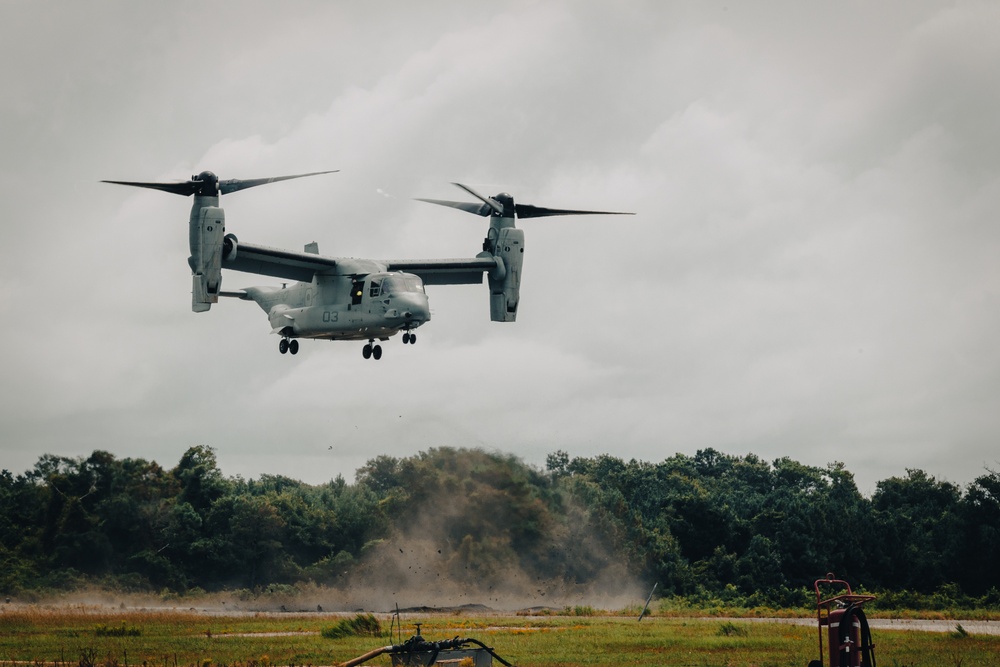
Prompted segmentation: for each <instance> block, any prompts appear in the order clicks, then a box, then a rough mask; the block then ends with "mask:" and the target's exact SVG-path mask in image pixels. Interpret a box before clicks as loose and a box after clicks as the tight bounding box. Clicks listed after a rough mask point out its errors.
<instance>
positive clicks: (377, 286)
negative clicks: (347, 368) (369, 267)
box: [368, 280, 382, 297]
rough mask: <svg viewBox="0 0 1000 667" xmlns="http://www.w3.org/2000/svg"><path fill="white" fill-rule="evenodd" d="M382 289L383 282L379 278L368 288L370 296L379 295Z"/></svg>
mask: <svg viewBox="0 0 1000 667" xmlns="http://www.w3.org/2000/svg"><path fill="white" fill-rule="evenodd" d="M381 290H382V283H380V282H378V281H377V280H373V281H372V286H371V287H370V288H368V296H370V297H376V296H378V295H379V293H380V292H381Z"/></svg>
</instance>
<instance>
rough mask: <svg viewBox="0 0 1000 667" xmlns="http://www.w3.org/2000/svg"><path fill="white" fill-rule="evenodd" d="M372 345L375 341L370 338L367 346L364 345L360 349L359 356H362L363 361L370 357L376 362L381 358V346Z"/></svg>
mask: <svg viewBox="0 0 1000 667" xmlns="http://www.w3.org/2000/svg"><path fill="white" fill-rule="evenodd" d="M374 343H375V339H374V338H372V339H371V340H369V341H368V344H367V345H365V346H364V347H363V348H362V349H361V356H363V357H364V358H365V359H371V358H372V357H375V360H376V361H377V360H379V359H381V358H382V346H381V345H375V344H374Z"/></svg>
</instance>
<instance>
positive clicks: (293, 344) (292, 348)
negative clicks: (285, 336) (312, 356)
mask: <svg viewBox="0 0 1000 667" xmlns="http://www.w3.org/2000/svg"><path fill="white" fill-rule="evenodd" d="M288 351H289V352H291V353H292V354H298V353H299V341H297V340H290V341H288Z"/></svg>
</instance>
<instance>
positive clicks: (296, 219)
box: [0, 1, 1000, 491]
mask: <svg viewBox="0 0 1000 667" xmlns="http://www.w3.org/2000/svg"><path fill="white" fill-rule="evenodd" d="M0 18H2V20H0V25H2V26H3V27H2V28H0V31H2V33H0V38H2V39H0V56H2V57H3V59H4V62H7V63H9V64H8V66H6V67H5V68H4V69H3V70H2V71H0V85H2V86H3V89H4V91H5V94H4V95H3V96H2V101H0V120H2V122H0V138H2V141H3V145H4V151H3V153H2V155H0V169H2V179H0V202H2V203H0V207H2V208H0V211H2V219H3V224H2V225H0V248H2V250H0V252H2V253H3V254H2V258H3V261H2V263H0V305H2V306H3V309H4V312H5V314H6V324H7V326H5V327H4V331H3V333H2V334H0V350H2V352H0V363H2V365H3V368H4V379H3V381H2V383H0V391H2V399H3V400H2V402H0V403H2V405H0V433H2V434H3V435H4V444H3V449H2V460H0V466H2V467H6V468H9V469H11V470H14V471H21V470H24V469H26V468H28V467H30V466H31V465H32V464H33V463H34V461H35V460H36V459H37V456H38V455H40V454H42V453H45V452H52V453H57V454H64V455H78V454H84V453H88V452H89V451H90V450H91V449H93V448H97V447H100V448H103V449H108V450H110V451H112V452H114V453H115V454H116V455H118V456H141V457H145V458H155V459H157V460H159V461H160V462H162V463H164V464H165V465H172V464H173V463H174V462H175V461H176V460H177V459H178V458H179V456H180V454H181V453H182V452H183V451H184V449H186V448H187V447H189V446H192V445H196V444H209V445H212V446H214V447H216V449H217V450H218V453H219V460H220V462H221V464H222V466H223V470H224V471H225V472H226V473H227V474H237V473H239V474H243V475H247V476H256V475H258V474H260V473H262V472H277V473H282V474H287V475H290V476H293V477H297V478H301V479H305V480H306V481H311V482H320V481H325V480H326V479H329V478H331V477H333V476H335V475H337V474H344V475H345V476H346V477H348V478H350V477H351V476H352V475H353V471H354V469H355V468H356V467H357V466H359V465H360V464H361V463H363V462H364V461H365V460H366V459H367V458H370V457H371V456H374V455H375V454H378V453H389V454H393V455H398V456H405V455H408V454H411V453H413V452H416V451H418V450H420V449H424V448H427V447H430V446H435V445H476V446H483V447H487V448H498V449H501V450H504V451H511V452H514V453H517V454H519V455H521V456H522V457H524V458H525V459H527V460H528V461H529V462H533V463H537V464H541V463H542V462H543V461H544V457H545V455H546V454H547V453H548V452H551V451H552V450H554V449H557V448H562V449H566V450H568V451H569V452H570V453H571V454H573V455H592V454H596V453H601V452H609V453H612V454H615V455H618V456H623V457H626V458H631V457H635V458H641V459H646V460H659V459H661V458H663V457H665V456H669V455H670V454H672V453H674V452H676V451H682V452H687V453H693V452H694V451H695V450H696V449H698V448H702V447H715V448H718V449H721V450H723V451H727V452H730V453H745V452H749V451H752V452H754V453H757V454H758V455H760V456H763V457H765V458H768V459H770V458H777V457H779V456H791V457H793V458H796V459H799V460H802V461H804V462H807V463H811V464H815V465H824V464H826V463H827V462H830V461H834V460H838V461H843V462H845V463H846V464H847V466H848V468H849V469H851V470H852V471H853V472H855V474H856V475H857V476H858V479H859V482H861V485H862V488H863V489H865V490H867V491H870V490H872V489H873V487H874V483H875V481H877V480H879V479H883V478H885V477H888V476H890V475H895V474H901V473H903V471H904V468H906V467H921V468H924V469H926V470H927V471H928V472H930V473H932V474H935V475H937V476H939V477H943V478H946V479H950V480H952V481H957V482H963V483H964V482H967V481H970V480H971V479H973V478H974V477H975V476H976V475H978V474H979V473H981V472H982V471H983V466H994V467H995V466H996V465H997V461H998V459H1000V455H998V454H997V451H998V450H997V446H996V436H997V434H998V432H1000V428H998V427H1000V423H998V417H997V411H996V409H995V406H996V405H997V404H998V402H1000V401H998V399H1000V395H998V394H1000V387H998V385H1000V359H998V353H997V351H996V350H997V347H996V345H995V343H994V341H993V339H994V338H995V335H996V331H997V330H998V324H1000V322H998V294H1000V272H998V270H997V268H996V266H997V263H996V260H995V258H996V257H997V250H998V246H1000V238H998V231H997V228H996V225H995V224H994V220H995V216H996V213H995V212H996V211H997V210H998V204H1000V165H998V160H997V157H996V156H997V154H998V151H997V148H998V145H997V144H998V141H1000V133H998V130H997V124H996V122H995V118H996V111H997V108H998V102H1000V100H998V95H1000V93H998V92H997V88H996V86H995V85H994V81H993V79H994V76H993V72H995V71H996V69H997V65H998V64H1000V47H997V46H996V40H995V39H993V38H992V36H993V35H995V34H996V33H997V28H998V27H1000V10H998V9H997V8H995V7H994V6H993V5H991V4H988V3H978V2H968V3H959V4H957V5H948V6H944V5H941V4H939V3H914V2H906V3H902V2H900V3H890V4H887V5H880V6H878V7H874V8H873V7H869V6H865V5H861V4H857V5H852V4H848V5H844V4H838V5H829V6H815V5H799V4H796V3H770V4H764V5H754V6H727V5H724V4H721V3H720V4H715V5H712V4H705V3H702V4H699V5H695V6H691V5H687V4H683V3H678V4H673V3H666V4H664V3H643V2H635V3H627V5H626V6H624V7H620V6H612V5H606V4H605V3H586V2H585V3H577V2H573V3H569V2H566V3H563V2H549V3H536V2H527V1H525V2H507V3H499V4H496V3H492V4H490V5H489V6H486V5H483V6H468V5H467V4H466V5H462V4H461V3H450V2H432V3H421V4H420V5H419V6H417V5H412V6H411V5H408V4H402V3H366V4H362V5H356V4H351V3H311V2H302V3H295V4H294V5H293V6H291V8H289V7H286V6H282V7H280V8H279V7H277V6H273V5H271V4H268V3H260V4H252V3H251V4H249V5H248V4H245V3H239V4H229V3H225V2H223V3H213V4H212V5H208V6H206V5H204V3H191V4H180V5H171V6H170V7H162V8H161V7H152V6H148V7H147V6H143V5H134V4H130V3H117V2H105V3H90V4H88V6H87V7H75V6H65V5H62V4H57V3H8V4H6V5H5V6H4V7H3V8H2V9H0ZM205 168H210V169H212V170H214V171H216V172H217V173H219V174H220V175H222V176H223V177H256V176H263V175H273V174H282V173H299V172H302V171H308V170H313V169H331V168H339V169H341V170H342V172H341V173H339V174H334V175H329V176H322V177H317V178H315V179H307V180H303V181H296V182H292V183H284V184H280V185H274V186H271V187H269V188H261V189H259V190H253V191H247V192H243V193H239V194H237V195H232V196H230V197H227V198H226V199H225V201H224V202H223V203H224V205H225V207H226V214H227V221H228V226H229V227H230V229H231V230H232V231H235V232H236V233H237V234H238V235H239V236H240V238H241V239H244V240H249V241H253V242H257V243H263V244H268V245H276V246H281V247H289V248H298V247H301V245H302V244H304V243H307V242H310V241H318V242H319V243H320V248H321V250H322V251H323V252H324V253H328V254H334V255H346V256H369V257H383V258H390V257H441V256H466V255H468V254H469V253H474V252H475V251H476V249H477V248H478V245H479V241H480V239H481V236H482V233H483V229H482V225H481V224H478V223H477V221H475V220H473V219H471V218H469V216H463V215H462V214H461V213H459V212H454V211H446V210H443V209H437V208H435V207H432V206H429V205H426V204H422V203H419V202H413V201H411V199H410V198H411V197H415V196H425V197H439V198H459V197H461V196H462V195H461V193H459V192H458V191H457V190H454V189H453V188H451V186H449V185H448V182H449V181H453V180H461V181H463V182H468V183H471V184H474V185H476V186H478V187H482V188H483V189H484V190H486V191H489V192H493V191H499V190H501V189H502V190H509V191H511V192H513V193H514V194H515V196H516V197H518V199H519V200H520V201H524V202H530V203H537V204H545V205H553V206H580V207H601V208H611V209H624V210H635V211H637V212H638V213H639V215H637V216H636V217H634V218H629V219H597V218H593V219H591V218H586V219H583V218H581V219H579V220H574V219H560V220H537V221H536V220H528V221H525V222H524V224H523V226H524V227H525V229H526V233H527V242H528V247H527V258H526V259H527V264H526V267H525V281H526V283H525V287H524V290H523V293H522V301H523V304H522V312H521V314H520V316H519V321H518V322H517V323H516V324H514V325H501V324H494V323H491V322H489V320H488V305H487V298H486V292H485V288H483V287H481V286H471V287H454V288H431V292H430V293H431V303H432V309H433V314H434V321H433V322H432V323H431V325H430V326H428V327H427V328H426V329H424V330H422V331H421V333H422V335H421V342H420V344H419V345H418V346H416V347H414V348H412V349H407V348H404V347H402V346H396V345H389V348H388V349H387V354H386V358H384V359H383V360H382V361H381V362H380V363H378V364H374V363H372V362H364V361H363V360H362V359H361V355H360V353H359V350H358V349H355V346H354V345H352V344H326V343H306V345H305V346H304V350H303V351H304V353H303V354H300V355H299V356H298V357H296V358H294V359H289V358H287V357H281V356H279V355H278V354H277V353H276V351H275V350H274V349H273V348H274V347H276V341H275V340H274V337H273V336H269V335H268V326H267V322H266V320H265V319H264V317H263V314H262V313H260V312H259V311H258V310H257V309H256V307H254V306H252V305H250V304H245V303H240V302H232V303H224V304H220V305H219V306H218V307H216V308H214V309H213V311H212V312H211V313H209V314H204V315H194V314H192V313H191V312H190V311H189V291H190V279H189V276H188V275H187V267H186V264H185V261H184V260H185V258H186V256H187V249H186V230H185V229H184V226H185V221H186V218H187V213H188V207H189V205H190V202H188V201H187V200H183V199H181V198H180V197H172V196H169V195H165V194H162V193H155V192H139V191H135V192H133V191H129V190H125V189H123V188H116V187H114V186H108V185H101V184H99V183H97V181H98V180H100V179H102V178H121V179H136V180H139V179H163V178H184V177H186V176H187V175H189V174H191V173H194V172H196V171H199V170H201V169H205ZM380 191H381V192H382V193H390V194H391V195H392V197H391V198H389V197H385V196H383V195H382V194H380ZM467 218H468V219H467ZM269 282H271V281H269V280H267V279H262V278H256V277H253V276H246V275H241V274H228V275H227V276H226V285H227V286H229V287H234V288H235V287H241V286H244V285H252V284H267V283H269ZM331 446H332V447H333V449H329V448H330V447H331Z"/></svg>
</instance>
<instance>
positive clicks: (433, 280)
mask: <svg viewBox="0 0 1000 667" xmlns="http://www.w3.org/2000/svg"><path fill="white" fill-rule="evenodd" d="M383 263H384V264H385V266H386V270H387V271H405V272H407V273H415V274H416V275H418V276H420V278H421V279H422V280H423V281H424V284H425V285H473V284H477V283H481V282H483V274H484V273H486V272H489V271H495V270H496V268H497V262H496V260H495V259H493V258H492V257H472V258H469V259H390V260H387V261H385V262H383Z"/></svg>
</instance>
